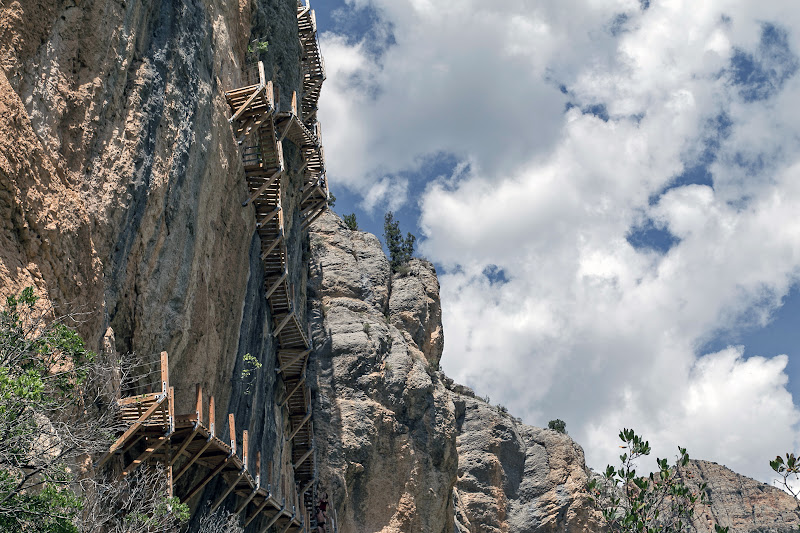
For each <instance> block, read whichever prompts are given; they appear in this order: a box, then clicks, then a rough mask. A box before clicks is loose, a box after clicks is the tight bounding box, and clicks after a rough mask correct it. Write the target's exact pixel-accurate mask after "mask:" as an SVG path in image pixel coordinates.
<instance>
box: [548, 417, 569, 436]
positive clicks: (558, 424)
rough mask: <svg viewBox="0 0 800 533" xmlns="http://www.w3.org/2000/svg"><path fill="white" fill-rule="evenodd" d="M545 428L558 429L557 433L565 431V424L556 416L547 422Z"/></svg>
mask: <svg viewBox="0 0 800 533" xmlns="http://www.w3.org/2000/svg"><path fill="white" fill-rule="evenodd" d="M547 428H548V429H552V430H553V431H558V432H559V433H564V434H566V433H567V424H566V423H565V422H564V421H563V420H561V419H560V418H556V419H555V420H551V421H550V422H548V423H547Z"/></svg>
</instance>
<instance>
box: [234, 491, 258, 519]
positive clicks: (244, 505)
mask: <svg viewBox="0 0 800 533" xmlns="http://www.w3.org/2000/svg"><path fill="white" fill-rule="evenodd" d="M257 493H258V489H257V488H254V489H253V490H251V491H250V495H249V496H248V497H247V498H245V500H244V501H243V502H242V503H241V504H240V505H239V507H237V508H236V510H235V511H234V512H233V514H234V515H237V516H238V515H240V514H242V511H244V510H245V509H247V506H248V504H249V503H250V502H251V501H253V498H255V497H256V494H257Z"/></svg>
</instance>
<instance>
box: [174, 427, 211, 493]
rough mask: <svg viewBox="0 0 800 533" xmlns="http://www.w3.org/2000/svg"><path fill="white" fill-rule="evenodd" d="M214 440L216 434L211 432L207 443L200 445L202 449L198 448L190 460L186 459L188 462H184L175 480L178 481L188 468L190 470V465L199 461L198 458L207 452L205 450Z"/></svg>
mask: <svg viewBox="0 0 800 533" xmlns="http://www.w3.org/2000/svg"><path fill="white" fill-rule="evenodd" d="M213 440H214V435H213V434H209V435H208V438H207V439H206V443H205V444H203V445H202V446H201V447H200V449H199V450H197V451H196V452H195V453H194V455H192V456H191V457H190V458H189V460H188V461H186V463H184V465H183V466H182V467H181V469H180V470H179V471H178V473H177V474H175V478H174V481H175V482H177V481H178V480H179V479H180V478H181V476H183V475H184V474H185V473H186V471H187V470H189V467H191V466H192V465H193V464H194V463H195V461H197V460H198V459H200V457H201V456H202V455H203V453H204V452H205V451H206V450H207V449H208V447H209V446H211V442H212V441H213Z"/></svg>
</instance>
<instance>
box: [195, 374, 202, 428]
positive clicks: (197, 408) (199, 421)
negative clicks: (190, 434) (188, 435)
mask: <svg viewBox="0 0 800 533" xmlns="http://www.w3.org/2000/svg"><path fill="white" fill-rule="evenodd" d="M194 389H195V393H196V395H197V398H196V400H195V403H194V416H195V419H197V425H198V426H200V425H202V424H203V387H202V386H201V385H200V384H199V383H198V384H197V385H195V387H194Z"/></svg>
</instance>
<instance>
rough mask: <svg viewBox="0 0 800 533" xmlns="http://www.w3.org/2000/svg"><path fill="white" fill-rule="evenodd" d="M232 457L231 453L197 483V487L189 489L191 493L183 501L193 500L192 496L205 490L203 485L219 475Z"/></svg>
mask: <svg viewBox="0 0 800 533" xmlns="http://www.w3.org/2000/svg"><path fill="white" fill-rule="evenodd" d="M231 457H233V456H232V455H229V456H227V457H226V458H225V459H223V460H222V462H221V463H220V464H219V465H217V467H216V468H215V469H214V470H212V471H211V472H209V474H208V475H207V476H206V477H204V478H203V480H202V481H201V482H200V483H198V484H197V485H195V487H194V488H193V489H192V490H191V491H189V494H188V495H187V496H186V498H185V499H184V500H183V501H185V502H188V501H189V500H191V499H192V497H193V496H194V495H195V494H197V493H198V492H200V491H201V490H203V487H205V486H206V485H208V483H209V482H210V481H211V480H212V479H214V478H215V477H217V475H218V474H219V473H220V472H222V470H223V469H224V468H225V466H226V465H227V464H228V461H230V459H231Z"/></svg>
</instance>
